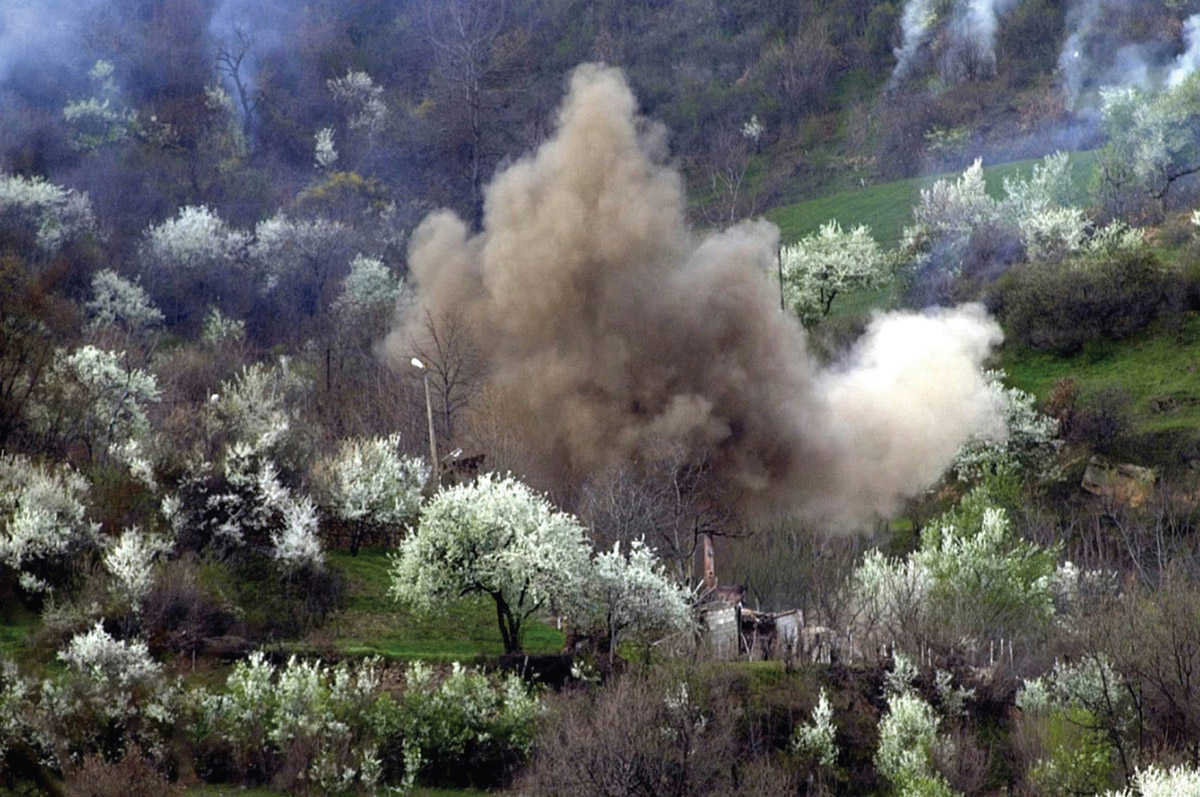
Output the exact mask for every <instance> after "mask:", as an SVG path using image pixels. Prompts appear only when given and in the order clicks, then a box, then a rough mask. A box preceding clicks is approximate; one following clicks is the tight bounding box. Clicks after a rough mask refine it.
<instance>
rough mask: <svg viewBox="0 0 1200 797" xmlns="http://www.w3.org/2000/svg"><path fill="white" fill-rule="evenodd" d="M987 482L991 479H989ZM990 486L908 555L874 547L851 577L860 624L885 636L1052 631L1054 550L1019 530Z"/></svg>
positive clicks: (967, 637) (961, 637) (971, 642)
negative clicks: (1027, 538)
mask: <svg viewBox="0 0 1200 797" xmlns="http://www.w3.org/2000/svg"><path fill="white" fill-rule="evenodd" d="M985 488H986V485H985ZM985 488H976V489H975V490H973V491H972V492H971V493H969V494H968V496H967V497H966V498H964V499H963V502H962V503H961V504H960V506H959V508H958V509H957V510H956V511H954V512H952V513H949V514H947V515H945V516H943V517H942V518H940V519H938V520H937V521H935V522H933V523H931V524H930V525H929V526H928V527H926V528H925V529H924V530H923V532H922V535H921V547H920V548H919V549H918V550H916V551H914V552H913V553H912V554H910V555H909V556H908V557H905V558H903V559H891V558H888V557H886V556H884V555H883V554H882V553H880V552H879V551H871V552H869V553H868V554H867V555H866V556H865V557H864V559H863V562H862V564H860V565H859V567H858V568H857V569H856V571H855V572H854V574H853V575H852V576H851V591H852V594H853V599H854V603H855V605H856V607H857V608H858V611H859V612H860V622H861V623H862V624H863V625H864V626H865V627H866V629H867V630H868V631H872V629H873V633H874V634H875V635H877V636H878V635H879V634H882V635H883V639H880V640H879V641H881V642H893V641H894V642H900V643H902V644H903V643H909V642H912V641H914V638H915V637H916V635H931V634H934V633H939V634H946V635H949V636H950V637H952V639H951V641H952V642H953V643H954V644H958V643H961V642H965V643H966V644H967V645H968V646H975V643H977V642H980V641H986V640H989V639H996V638H1000V637H1005V638H1009V639H1011V638H1012V636H1014V635H1016V634H1019V633H1036V632H1037V631H1039V630H1041V629H1045V628H1046V627H1047V624H1048V623H1049V622H1050V620H1051V619H1052V618H1053V616H1054V597H1055V591H1054V574H1055V563H1054V556H1053V555H1052V552H1050V551H1047V550H1045V549H1043V548H1040V547H1039V546H1037V545H1034V544H1033V543H1030V542H1025V541H1022V540H1019V539H1017V538H1016V537H1015V535H1013V534H1012V533H1011V529H1010V524H1009V520H1008V516H1007V513H1006V512H1005V511H1004V510H1003V509H999V508H996V507H993V506H991V505H990V503H989V501H990V496H989V493H988V492H987V490H986V489H985Z"/></svg>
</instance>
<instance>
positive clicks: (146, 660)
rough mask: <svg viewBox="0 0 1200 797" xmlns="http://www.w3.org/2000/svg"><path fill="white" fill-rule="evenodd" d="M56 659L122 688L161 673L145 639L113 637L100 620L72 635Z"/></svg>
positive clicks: (97, 679) (78, 670) (85, 673)
mask: <svg viewBox="0 0 1200 797" xmlns="http://www.w3.org/2000/svg"><path fill="white" fill-rule="evenodd" d="M58 658H59V659H60V660H61V661H62V662H63V663H65V664H66V665H67V666H68V667H70V668H71V669H73V670H75V671H76V672H79V673H82V674H84V675H88V676H90V677H91V678H93V679H94V680H96V681H102V682H106V683H109V684H112V685H115V686H121V687H127V686H129V685H131V684H134V683H136V682H138V681H143V680H145V679H147V678H151V677H153V676H156V675H158V674H159V673H161V672H162V665H161V664H159V663H158V662H156V661H154V659H152V658H150V650H149V649H148V648H147V647H146V643H145V642H143V641H141V640H139V639H135V640H131V641H130V640H117V639H113V638H112V636H110V635H109V633H108V632H107V631H105V630H104V623H103V622H102V621H99V620H98V621H96V625H95V627H93V628H92V629H91V630H90V631H87V632H85V633H82V634H76V635H75V636H73V637H72V638H71V641H70V642H69V643H68V644H67V647H66V649H65V650H63V651H61V652H60V653H59V654H58Z"/></svg>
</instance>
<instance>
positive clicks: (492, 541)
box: [391, 474, 588, 650]
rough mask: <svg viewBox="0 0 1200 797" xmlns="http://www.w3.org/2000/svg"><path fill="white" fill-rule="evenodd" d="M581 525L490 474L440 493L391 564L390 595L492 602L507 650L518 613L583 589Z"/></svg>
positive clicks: (515, 641) (422, 602)
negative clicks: (477, 596) (474, 596)
mask: <svg viewBox="0 0 1200 797" xmlns="http://www.w3.org/2000/svg"><path fill="white" fill-rule="evenodd" d="M587 568H588V544H587V541H586V537H585V535H584V531H583V528H582V527H581V526H580V525H579V523H578V521H577V520H575V518H573V517H571V516H570V515H567V514H564V513H562V512H559V511H557V510H555V509H554V508H553V507H552V506H551V505H550V502H549V501H547V500H546V499H545V498H544V497H543V496H541V495H538V494H537V493H535V492H533V491H532V490H531V489H530V488H529V487H527V486H525V485H524V484H522V483H521V482H519V481H517V480H516V479H514V478H512V477H511V476H510V477H505V478H498V477H496V476H493V475H490V474H489V475H485V476H482V477H480V478H479V479H478V480H477V481H476V482H475V483H474V484H461V485H455V486H453V487H451V488H449V489H446V490H442V491H441V492H439V493H438V494H437V495H436V496H434V497H433V499H432V500H431V501H430V502H429V503H428V504H426V506H425V509H424V511H423V512H422V513H421V520H420V524H419V525H418V527H417V528H416V530H415V531H414V532H413V533H412V534H410V535H409V537H408V538H407V539H405V540H404V542H403V543H401V545H400V549H399V551H398V553H397V555H396V556H395V557H394V558H393V560H392V566H391V577H392V583H391V593H392V595H393V597H395V598H396V599H397V600H401V601H403V602H405V603H408V604H410V605H413V606H416V607H418V608H422V609H432V608H433V607H434V606H436V605H438V603H439V602H440V601H442V600H444V599H446V598H457V597H460V596H462V595H465V594H469V593H482V594H485V595H491V596H492V597H493V598H494V599H495V600H496V601H497V610H498V613H499V614H500V616H501V617H502V618H503V619H502V620H501V631H502V635H503V636H504V637H505V643H506V647H508V648H509V649H511V650H515V649H516V648H517V646H519V644H520V631H521V627H522V625H523V623H524V621H525V619H526V618H528V617H529V616H530V615H532V614H533V613H534V612H536V611H537V610H538V609H540V608H542V607H549V606H551V605H552V604H554V603H556V602H560V601H562V600H563V598H564V596H567V595H570V594H572V593H574V592H575V591H577V590H579V589H581V588H582V586H583V579H584V578H585V577H586V573H587Z"/></svg>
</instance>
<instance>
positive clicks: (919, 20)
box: [888, 0, 937, 88]
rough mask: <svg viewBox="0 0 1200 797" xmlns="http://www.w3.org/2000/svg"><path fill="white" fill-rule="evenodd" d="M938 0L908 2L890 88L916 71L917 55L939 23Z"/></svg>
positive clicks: (901, 20)
mask: <svg viewBox="0 0 1200 797" xmlns="http://www.w3.org/2000/svg"><path fill="white" fill-rule="evenodd" d="M935 7H936V0H908V2H907V3H905V4H904V13H903V14H901V15H900V30H901V33H902V36H903V38H902V39H901V43H900V46H899V47H897V48H896V68H895V69H893V70H892V79H891V81H890V82H889V83H888V87H889V88H894V87H895V86H898V85H899V84H900V83H902V82H903V81H904V80H906V79H908V77H909V76H910V75H911V74H912V72H913V71H914V68H915V65H916V62H917V55H918V54H919V53H920V52H921V48H922V47H923V46H924V45H925V42H926V41H928V39H929V35H930V32H931V31H932V28H933V25H934V23H936V22H937V13H936V11H935Z"/></svg>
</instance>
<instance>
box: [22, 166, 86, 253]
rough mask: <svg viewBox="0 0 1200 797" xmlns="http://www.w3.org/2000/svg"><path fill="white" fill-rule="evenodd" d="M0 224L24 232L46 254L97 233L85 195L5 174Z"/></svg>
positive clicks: (37, 178) (38, 181)
mask: <svg viewBox="0 0 1200 797" xmlns="http://www.w3.org/2000/svg"><path fill="white" fill-rule="evenodd" d="M0 225H2V226H4V227H12V228H16V229H19V230H22V231H24V232H26V234H28V235H29V236H30V239H31V240H32V241H33V242H35V243H36V245H37V248H38V250H39V251H40V252H41V253H42V254H45V255H51V254H54V253H55V252H57V251H59V250H60V249H62V247H63V246H64V245H65V244H67V243H69V242H70V241H72V240H75V239H77V238H80V237H82V236H85V235H93V234H95V233H96V232H97V230H96V217H95V214H94V213H93V212H92V203H91V201H90V200H89V199H88V196H87V194H81V193H78V192H77V191H74V190H73V189H70V188H63V187H62V186H58V185H54V184H53V183H51V182H49V181H47V180H46V179H44V178H42V177H22V176H21V175H8V174H0Z"/></svg>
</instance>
